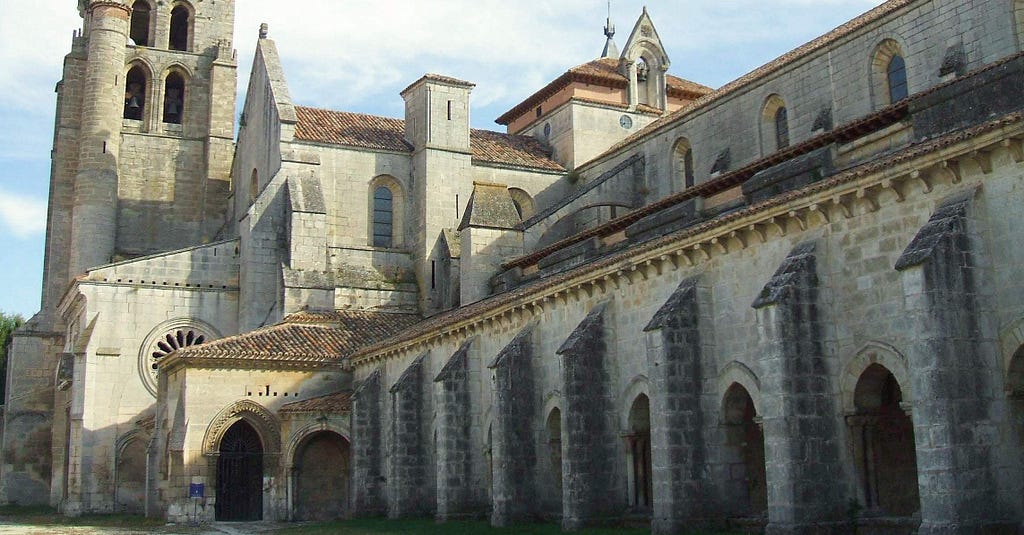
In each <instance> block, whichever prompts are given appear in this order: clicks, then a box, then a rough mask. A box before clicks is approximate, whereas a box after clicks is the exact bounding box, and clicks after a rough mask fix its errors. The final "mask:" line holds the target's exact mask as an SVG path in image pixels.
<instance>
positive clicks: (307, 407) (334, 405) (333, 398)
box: [278, 390, 352, 414]
mask: <svg viewBox="0 0 1024 535" xmlns="http://www.w3.org/2000/svg"><path fill="white" fill-rule="evenodd" d="M351 410H352V391H350V390H349V391H345V392H337V393H335V394H328V395H326V396H320V397H315V398H310V399H305V400H302V401H296V402H295V403H288V404H286V405H282V406H281V409H280V410H279V411H278V412H280V413H282V414H288V413H292V414H294V413H301V412H318V413H319V412H326V413H330V414H339V413H345V412H349V411H351Z"/></svg>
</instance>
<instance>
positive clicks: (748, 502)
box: [722, 383, 768, 517]
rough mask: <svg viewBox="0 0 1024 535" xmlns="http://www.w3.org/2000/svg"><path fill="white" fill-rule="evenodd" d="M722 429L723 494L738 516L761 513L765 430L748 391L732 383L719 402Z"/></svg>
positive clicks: (764, 506)
mask: <svg viewBox="0 0 1024 535" xmlns="http://www.w3.org/2000/svg"><path fill="white" fill-rule="evenodd" d="M722 410H723V415H722V426H723V427H724V432H725V448H724V449H723V450H724V451H723V454H724V461H725V463H726V482H725V484H726V495H727V497H728V501H729V502H730V503H732V504H733V505H734V507H733V511H732V514H733V515H734V516H739V517H752V516H759V515H763V514H764V513H765V511H766V510H767V509H768V485H767V478H766V474H765V458H764V430H763V429H762V428H761V425H760V423H759V419H758V416H757V410H756V409H755V407H754V400H753V398H751V397H750V393H749V392H747V389H746V388H744V387H743V386H742V385H740V384H739V383H733V384H732V386H730V387H729V389H728V390H727V391H726V393H725V399H724V400H723V402H722Z"/></svg>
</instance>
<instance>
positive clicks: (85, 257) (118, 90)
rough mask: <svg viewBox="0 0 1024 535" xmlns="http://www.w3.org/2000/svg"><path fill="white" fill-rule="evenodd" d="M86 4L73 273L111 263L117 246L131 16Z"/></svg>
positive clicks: (116, 7)
mask: <svg viewBox="0 0 1024 535" xmlns="http://www.w3.org/2000/svg"><path fill="white" fill-rule="evenodd" d="M84 7H85V13H84V16H85V17H86V23H85V28H86V32H87V33H86V38H87V39H88V45H87V54H88V62H87V66H86V72H85V77H84V83H83V85H82V112H81V113H82V116H81V130H80V134H79V146H78V173H77V174H76V175H75V185H74V203H75V205H74V210H73V213H72V219H71V261H70V274H71V276H75V275H78V274H81V273H84V272H85V271H86V270H87V269H89V268H90V267H93V266H97V265H102V264H105V263H107V262H109V261H110V259H111V257H112V256H113V254H114V250H115V244H116V239H117V182H118V157H119V152H120V146H121V120H122V111H123V108H124V106H125V100H124V96H125V93H124V91H123V90H122V87H123V84H124V80H125V78H124V62H125V43H126V42H127V41H128V25H129V19H130V16H131V9H130V8H129V7H128V6H127V5H125V4H124V3H122V2H118V1H114V0H89V1H88V4H87V5H85V6H84Z"/></svg>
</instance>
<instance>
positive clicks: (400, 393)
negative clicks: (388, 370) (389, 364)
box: [388, 355, 429, 518]
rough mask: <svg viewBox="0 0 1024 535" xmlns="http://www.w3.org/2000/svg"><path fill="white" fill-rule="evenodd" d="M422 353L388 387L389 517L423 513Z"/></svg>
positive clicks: (425, 457)
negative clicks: (389, 416)
mask: <svg viewBox="0 0 1024 535" xmlns="http://www.w3.org/2000/svg"><path fill="white" fill-rule="evenodd" d="M425 357H426V355H421V356H420V357H419V358H417V359H416V360H415V361H413V363H412V364H411V365H409V367H408V368H407V369H406V370H405V373H403V374H402V376H401V377H400V378H399V379H398V382H396V383H395V385H394V386H393V387H391V444H390V446H391V447H390V450H391V451H390V454H389V455H388V458H389V459H390V465H389V466H390V469H391V477H390V478H388V491H389V492H388V517H389V518H405V517H416V516H422V515H424V514H425V513H426V512H427V510H428V509H429V507H428V505H427V500H426V498H427V488H426V487H427V455H426V452H425V451H424V450H425V444H424V443H423V424H422V422H423V417H422V414H421V409H422V408H423V404H424V403H423V402H424V400H423V360H424V358H425Z"/></svg>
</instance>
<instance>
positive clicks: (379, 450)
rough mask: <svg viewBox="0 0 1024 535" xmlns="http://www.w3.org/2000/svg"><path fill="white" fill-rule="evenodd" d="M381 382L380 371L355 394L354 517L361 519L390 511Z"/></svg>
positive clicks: (353, 432)
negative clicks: (385, 464) (386, 492)
mask: <svg viewBox="0 0 1024 535" xmlns="http://www.w3.org/2000/svg"><path fill="white" fill-rule="evenodd" d="M381 382H382V373H381V371H380V370H377V371H375V372H374V373H373V374H371V375H370V376H369V377H367V378H366V379H364V380H363V382H362V383H360V384H359V386H357V387H356V389H355V391H354V392H353V393H352V424H351V426H352V446H353V447H352V514H353V515H355V516H357V517H367V516H378V515H382V514H384V513H385V511H386V510H387V496H386V495H385V491H386V490H387V487H386V485H385V481H386V480H385V478H384V441H383V437H382V436H381V432H382V429H381V428H382V425H381V424H382V419H381V405H382V404H383V399H382V397H383V390H382V384H381Z"/></svg>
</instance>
